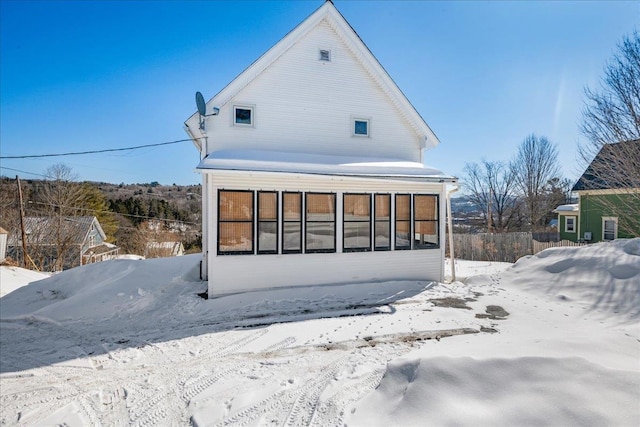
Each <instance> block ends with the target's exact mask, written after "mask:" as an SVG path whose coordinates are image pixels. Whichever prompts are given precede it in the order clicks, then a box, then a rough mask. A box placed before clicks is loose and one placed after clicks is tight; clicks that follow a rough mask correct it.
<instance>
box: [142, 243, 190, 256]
mask: <svg viewBox="0 0 640 427" xmlns="http://www.w3.org/2000/svg"><path fill="white" fill-rule="evenodd" d="M182 255H184V245H183V244H182V242H147V246H146V248H145V250H144V257H145V258H166V257H172V256H182Z"/></svg>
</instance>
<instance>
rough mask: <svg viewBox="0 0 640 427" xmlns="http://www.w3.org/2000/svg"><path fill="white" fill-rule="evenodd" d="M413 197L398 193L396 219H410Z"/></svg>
mask: <svg viewBox="0 0 640 427" xmlns="http://www.w3.org/2000/svg"><path fill="white" fill-rule="evenodd" d="M410 211H411V199H410V198H409V195H408V194H399V195H396V219H397V220H406V221H408V220H410V219H411V216H410Z"/></svg>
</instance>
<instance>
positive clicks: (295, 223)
mask: <svg viewBox="0 0 640 427" xmlns="http://www.w3.org/2000/svg"><path fill="white" fill-rule="evenodd" d="M282 253H287V254H291V253H302V193H299V192H296V193H291V192H285V193H282Z"/></svg>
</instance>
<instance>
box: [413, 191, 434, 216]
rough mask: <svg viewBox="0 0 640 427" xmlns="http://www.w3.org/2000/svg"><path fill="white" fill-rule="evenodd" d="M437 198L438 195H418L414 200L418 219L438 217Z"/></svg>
mask: <svg viewBox="0 0 640 427" xmlns="http://www.w3.org/2000/svg"><path fill="white" fill-rule="evenodd" d="M436 200H437V198H436V196H421V195H416V196H415V198H414V202H413V203H414V207H413V209H414V210H415V218H416V220H435V219H438V207H437V203H436Z"/></svg>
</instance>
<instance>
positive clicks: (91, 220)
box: [9, 216, 106, 245]
mask: <svg viewBox="0 0 640 427" xmlns="http://www.w3.org/2000/svg"><path fill="white" fill-rule="evenodd" d="M56 221H58V218H55V217H48V216H41V217H34V216H32V217H26V218H25V219H24V228H25V231H26V233H27V241H28V242H29V244H31V245H54V244H56V240H58V237H57V236H56V234H57V230H58V228H57V224H56ZM92 226H95V228H96V230H97V231H98V233H100V236H101V237H102V239H105V238H106V235H105V234H104V231H103V230H102V227H101V226H100V223H99V222H98V219H97V218H96V217H95V216H73V217H62V225H61V227H60V228H59V229H60V233H61V235H62V236H63V238H64V239H65V242H66V243H67V244H72V245H80V244H83V243H84V242H85V240H86V239H87V236H88V235H89V233H90V232H91V227H92ZM9 240H10V243H9V244H10V245H16V244H18V243H19V242H21V237H20V236H19V233H14V234H13V235H12V236H11V238H10V239H9Z"/></svg>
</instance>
